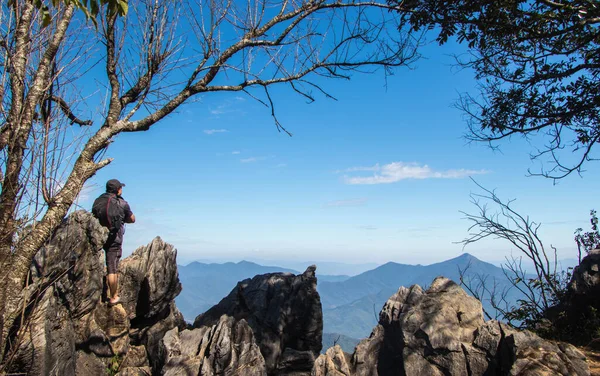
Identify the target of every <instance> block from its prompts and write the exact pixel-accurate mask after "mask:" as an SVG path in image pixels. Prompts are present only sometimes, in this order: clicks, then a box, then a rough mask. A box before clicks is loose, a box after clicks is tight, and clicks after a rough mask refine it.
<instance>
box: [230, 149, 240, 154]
mask: <svg viewBox="0 0 600 376" xmlns="http://www.w3.org/2000/svg"><path fill="white" fill-rule="evenodd" d="M240 153H241V151H239V150H234V151H232V152H231V154H234V155H236V154H240Z"/></svg>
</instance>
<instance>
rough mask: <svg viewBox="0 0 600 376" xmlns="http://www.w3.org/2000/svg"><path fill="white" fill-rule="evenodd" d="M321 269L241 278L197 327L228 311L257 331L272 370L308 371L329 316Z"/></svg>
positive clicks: (198, 319) (211, 323) (280, 372)
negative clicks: (322, 294)
mask: <svg viewBox="0 0 600 376" xmlns="http://www.w3.org/2000/svg"><path fill="white" fill-rule="evenodd" d="M315 270H316V267H314V266H310V267H309V268H307V269H306V271H305V272H304V273H303V274H300V275H293V274H291V273H271V274H265V275H259V276H256V277H254V278H252V279H246V280H244V281H242V282H239V283H238V284H237V286H236V287H235V288H234V289H233V290H232V291H231V293H230V294H229V295H228V296H227V297H225V298H224V299H223V300H221V302H220V303H219V304H217V305H216V306H214V307H213V308H211V309H209V310H208V311H206V312H205V313H204V314H202V315H199V316H198V317H196V320H195V321H194V328H200V327H203V326H208V327H212V326H214V325H217V324H218V323H219V322H220V320H221V317H222V316H223V315H226V316H228V317H233V318H235V319H236V320H238V321H239V320H245V321H246V322H247V323H248V325H249V326H250V328H251V329H252V332H253V335H254V338H255V340H256V343H257V344H258V346H259V347H260V351H261V353H262V356H263V357H264V360H265V363H266V369H267V373H269V374H273V373H276V374H278V375H285V374H308V373H310V371H311V370H312V368H313V363H314V360H315V359H316V358H317V356H318V355H319V353H320V351H321V346H322V345H321V339H322V333H323V316H322V311H321V299H320V298H319V294H318V292H317V288H316V287H317V279H316V277H315Z"/></svg>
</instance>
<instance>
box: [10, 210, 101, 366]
mask: <svg viewBox="0 0 600 376" xmlns="http://www.w3.org/2000/svg"><path fill="white" fill-rule="evenodd" d="M107 234H108V231H107V230H106V229H105V228H103V227H102V226H100V224H99V223H98V221H97V220H96V219H94V218H93V217H92V216H91V214H89V213H87V212H85V211H77V212H75V213H73V214H72V215H71V216H69V217H68V218H66V219H65V220H64V221H63V223H62V224H61V225H60V226H59V228H58V229H57V230H56V231H55V232H54V234H53V236H52V238H51V240H50V241H49V242H48V243H47V244H46V245H45V246H44V247H42V248H41V249H40V250H39V251H38V253H37V254H36V256H35V257H34V259H33V261H32V266H31V269H30V271H31V280H32V283H31V284H30V285H29V286H28V288H27V289H26V291H25V297H24V300H23V303H24V304H27V305H28V306H29V307H30V308H31V311H30V312H29V316H28V318H27V323H28V326H26V327H25V328H22V329H21V330H20V334H19V335H18V336H17V338H20V340H19V341H18V342H19V348H18V349H17V350H16V354H15V358H14V362H13V365H12V366H11V367H10V368H9V369H11V370H12V369H14V370H18V371H19V372H26V373H28V374H30V375H46V374H48V373H49V372H50V370H54V371H53V372H55V371H56V372H58V374H65V375H66V374H74V373H75V367H76V355H75V352H76V346H77V345H78V344H79V341H80V340H81V338H82V337H83V336H84V333H85V325H82V324H81V321H82V320H85V317H87V316H89V315H90V314H91V312H92V311H93V310H94V309H95V308H96V305H97V304H98V302H99V300H100V296H101V293H102V276H103V270H104V269H103V265H102V251H101V249H102V244H103V243H104V240H105V239H106V236H107Z"/></svg>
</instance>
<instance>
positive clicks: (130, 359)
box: [121, 346, 150, 369]
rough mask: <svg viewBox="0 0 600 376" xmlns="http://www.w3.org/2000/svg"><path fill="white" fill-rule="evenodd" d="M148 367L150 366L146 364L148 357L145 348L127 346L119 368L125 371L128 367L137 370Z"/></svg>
mask: <svg viewBox="0 0 600 376" xmlns="http://www.w3.org/2000/svg"><path fill="white" fill-rule="evenodd" d="M148 366H150V363H149V362H148V356H147V355H146V347H145V346H129V350H128V351H127V354H125V356H124V357H123V360H122V361H121V368H123V369H125V368H128V367H132V368H137V367H148Z"/></svg>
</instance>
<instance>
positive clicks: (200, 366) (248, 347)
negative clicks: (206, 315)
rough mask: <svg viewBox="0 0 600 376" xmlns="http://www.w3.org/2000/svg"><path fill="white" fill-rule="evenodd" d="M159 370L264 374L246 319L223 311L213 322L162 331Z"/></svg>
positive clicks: (168, 372)
mask: <svg viewBox="0 0 600 376" xmlns="http://www.w3.org/2000/svg"><path fill="white" fill-rule="evenodd" d="M161 356H162V357H163V360H164V364H165V365H164V367H163V369H162V374H163V375H165V376H178V375H206V376H212V375H223V376H234V375H235V376H266V375H267V368H266V365H265V360H264V358H263V356H262V354H261V352H260V348H259V347H258V345H257V344H256V341H255V340H254V334H253V333H252V329H251V328H250V327H249V326H248V323H247V322H246V320H244V319H241V320H236V319H234V318H233V317H231V316H226V315H223V316H221V319H220V320H219V322H218V323H217V324H216V325H213V326H211V327H207V326H203V327H200V328H197V329H193V330H183V331H181V332H180V331H179V330H178V329H177V328H174V329H171V330H170V331H169V332H167V333H166V335H165V336H164V338H163V340H162V348H161Z"/></svg>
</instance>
